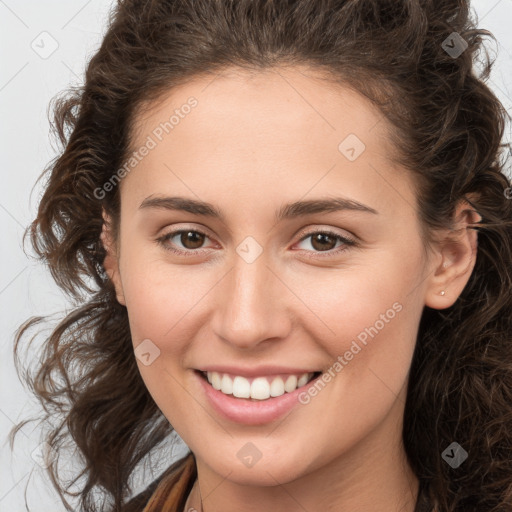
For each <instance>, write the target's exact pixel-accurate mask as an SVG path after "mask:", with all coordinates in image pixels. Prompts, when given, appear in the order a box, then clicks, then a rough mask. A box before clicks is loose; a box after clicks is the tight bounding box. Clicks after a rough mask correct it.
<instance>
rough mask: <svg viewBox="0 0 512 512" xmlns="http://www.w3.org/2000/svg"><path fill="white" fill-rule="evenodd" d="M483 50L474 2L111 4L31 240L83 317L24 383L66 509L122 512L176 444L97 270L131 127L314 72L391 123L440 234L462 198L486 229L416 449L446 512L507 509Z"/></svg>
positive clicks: (510, 230)
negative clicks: (205, 100)
mask: <svg viewBox="0 0 512 512" xmlns="http://www.w3.org/2000/svg"><path fill="white" fill-rule="evenodd" d="M482 36H489V37H491V38H493V36H492V34H491V33H489V32H488V31H486V30H482V29H478V28H477V27H476V25H475V21H474V20H473V19H472V17H471V14H470V5H469V2H468V1H467V0H436V1H434V0H119V1H118V3H117V4H116V6H115V8H114V9H113V11H112V13H111V17H110V20H109V27H108V30H107V32H106V34H105V36H104V39H103V41H102V45H101V47H100V48H99V50H98V51H97V52H96V53H95V55H94V56H93V57H92V58H91V60H90V62H89V64H88V67H87V71H86V76H85V83H84V85H83V86H82V87H79V88H70V89H68V90H67V91H64V93H63V94H62V95H61V96H59V97H58V98H57V99H56V101H55V103H54V105H53V115H54V120H53V129H54V132H55V133H56V134H57V135H58V137H59V142H60V144H61V146H62V151H61V153H60V154H59V156H58V157H57V158H55V159H54V161H52V162H51V163H50V164H49V165H48V166H47V168H46V169H45V170H44V172H43V174H42V177H43V176H44V177H45V179H46V180H47V181H46V183H45V190H44V194H43V196H42V198H41V200H40V203H39V209H38V212H37V217H36V219H35V220H34V221H33V222H32V224H31V225H30V226H29V228H28V229H27V232H26V235H27V234H28V235H29V236H30V241H31V244H32V247H33V248H34V250H35V252H36V254H37V256H38V257H39V258H41V259H42V260H43V261H44V262H45V263H46V264H47V265H48V268H49V270H50V272H51V274H52V276H53V278H54V279H55V281H56V282H57V283H58V285H59V286H60V287H62V289H63V290H64V291H65V292H67V293H68V294H69V296H70V297H71V299H72V300H73V301H74V306H76V308H75V309H74V310H72V311H71V312H70V313H69V314H67V315H66V316H65V318H64V319H63V320H62V321H61V322H60V323H59V324H58V325H57V326H56V327H55V328H54V329H53V331H52V332H51V334H50V335H49V336H48V337H47V338H45V342H44V345H43V351H42V355H41V360H40V361H38V362H37V363H36V367H35V368H34V371H29V370H28V368H25V369H24V374H23V379H24V380H25V381H26V382H27V383H28V385H29V386H30V388H31V390H32V391H33V393H34V394H35V396H36V397H37V398H38V399H39V400H40V402H41V404H42V405H43V407H44V410H45V416H44V419H43V422H44V423H45V424H46V425H48V426H51V428H49V429H48V432H47V434H46V440H47V442H48V443H49V445H50V446H51V447H52V448H53V449H54V453H56V454H57V455H59V454H60V451H61V449H62V448H63V447H64V445H65V442H66V441H69V440H70V439H72V443H73V445H75V446H76V447H77V448H78V450H79V455H80V468H81V469H80V471H79V472H78V471H77V475H76V479H74V480H73V481H72V482H71V483H70V484H69V486H65V485H64V482H63V481H62V480H61V477H60V475H59V472H58V470H57V460H56V461H54V462H53V463H52V464H51V465H50V466H49V467H48V472H49V475H50V477H51V479H52V482H53V483H54V485H55V487H56V489H57V490H58V492H59V495H60V496H61V498H62V500H63V502H64V503H67V502H66V500H65V496H64V495H65V494H67V493H68V491H69V487H70V486H71V485H72V484H74V483H76V482H77V481H79V480H80V479H81V482H82V484H83V485H82V487H81V488H80V492H79V498H80V507H81V509H80V510H82V511H93V510H94V511H97V510H100V505H99V504H98V502H97V500H96V498H97V493H98V492H99V493H100V494H102V496H103V502H102V505H101V507H102V508H101V510H121V508H122V505H123V503H125V502H126V501H127V500H128V498H129V496H130V493H131V488H130V478H131V476H132V475H133V473H134V471H135V470H136V469H137V467H138V465H139V463H141V462H142V461H143V460H144V459H145V458H146V456H148V455H151V454H152V453H154V452H155V450H156V449H157V447H159V445H161V443H163V442H164V440H166V439H167V438H168V437H169V435H170V434H171V432H172V430H173V429H172V426H171V425H170V424H169V422H168V421H167V420H166V418H165V417H164V416H163V414H162V413H161V411H160V410H159V409H158V407H157V406H156V405H155V403H154V401H153V399H152V397H151V396H150V394H149V392H148V390H147V389H146V387H145V385H144V382H143V380H142V378H141V376H140V374H139V371H138V367H137V364H136V360H135V356H134V352H133V346H132V342H131V338H130V330H129V325H128V317H127V311H126V308H125V307H124V306H122V305H120V304H119V303H118V302H117V300H116V295H115V291H114V288H113V285H112V282H111V281H110V280H109V278H108V276H107V275H106V274H105V272H104V268H103V266H102V265H103V260H104V257H105V250H104V248H103V246H102V244H101V243H100V233H101V230H102V215H101V210H102V207H103V208H105V210H106V212H107V213H109V214H110V216H111V217H112V219H113V221H114V224H113V226H112V227H113V229H114V235H115V234H116V231H115V229H116V228H117V226H118V222H119V187H118V186H113V187H110V190H109V191H106V192H105V188H102V187H103V185H104V184H105V183H106V182H108V181H109V180H110V179H111V178H112V176H113V173H114V171H115V170H118V169H120V168H121V167H122V166H123V163H124V162H126V161H127V159H128V158H130V155H131V152H132V151H133V149H134V148H133V147H132V145H131V137H132V132H131V129H132V127H133V125H134V121H135V120H136V119H137V115H138V114H139V113H140V112H141V111H142V110H143V108H144V107H145V106H146V105H149V104H150V102H151V101H154V100H157V99H159V98H161V97H163V95H166V94H168V93H169V91H170V90H171V89H172V88H173V87H175V86H177V85H178V84H181V83H184V82H186V81H187V80H190V79H192V78H193V77H195V76H198V75H200V74H201V75H204V74H211V77H212V79H213V78H214V76H215V73H217V72H218V71H221V70H223V69H227V68H230V67H237V66H238V67H243V68H244V69H252V70H256V71H258V70H262V69H268V68H271V67H273V66H282V65H294V64H301V65H302V64H306V65H308V66H311V68H313V69H318V70H323V71H326V72H327V73H329V76H332V77H333V78H334V79H335V80H336V81H338V82H339V83H340V84H342V85H345V86H350V87H353V88H354V89H355V90H357V91H359V92H360V93H361V94H364V95H365V96H366V97H368V98H369V99H370V100H371V101H372V102H374V104H375V105H376V106H378V108H379V109H380V110H381V112H382V113H383V115H384V116H385V118H386V119H387V121H389V123H390V126H391V133H390V135H391V139H392V142H393V145H394V146H393V147H394V149H396V154H395V155H393V158H395V160H396V162H397V163H399V164H400V165H402V166H404V167H405V168H407V169H409V171H410V172H411V173H412V174H413V175H414V176H415V179H416V180H417V183H418V187H417V194H418V201H419V213H420V215H421V219H422V221H423V225H424V228H425V233H427V235H428V234H429V233H431V232H433V231H432V230H433V229H434V228H440V227H449V226H451V218H452V214H453V212H454V207H455V205H456V204H457V202H458V201H459V200H461V199H462V198H465V197H469V195H471V197H472V198H473V200H472V202H471V204H472V205H473V207H474V208H475V209H476V210H477V212H478V213H479V214H480V215H481V217H482V221H481V222H480V223H479V225H478V228H477V229H478V242H479V243H478V254H477V261H476V266H475V268H474V270H473V273H472V275H471V277H470V280H469V282H468V284H467V286H466V287H465V289H464V290H463V292H462V294H461V295H460V297H459V298H458V300H457V301H456V302H455V304H454V305H453V306H452V307H450V308H448V309H446V310H441V311H438V310H433V309H429V308H427V307H426V308H425V310H424V313H423V316H422V319H421V322H420V326H419V333H418V338H417V344H416V349H415V353H414V357H413V361H412V366H411V369H410V377H409V387H408V395H407V401H406V406H405V418H404V429H403V439H404V444H405V449H406V453H407V457H408V459H409V462H410V464H411V467H412V468H413V470H414V472H415V473H416V475H417V477H418V478H419V480H420V483H421V485H422V486H424V487H425V489H428V494H429V497H430V499H431V502H432V503H433V504H435V505H436V506H437V507H438V510H439V511H440V512H441V511H442V512H444V511H446V512H454V511H460V512H462V511H464V512H468V511H473V510H474V511H479V512H481V511H484V510H485V511H493V512H499V511H503V512H504V511H509V510H510V503H511V502H512V295H511V284H512V275H511V274H512V250H511V249H512V206H511V205H512V201H511V200H510V197H512V189H511V188H510V187H511V183H510V180H509V178H507V177H506V175H505V172H504V171H505V161H504V160H503V158H502V157H503V156H506V151H505V149H506V147H508V145H505V144H504V143H502V139H503V134H504V129H505V123H506V119H507V116H508V115H507V113H506V111H505V109H504V108H503V106H502V104H501V103H500V101H499V100H498V99H497V97H496V96H495V94H493V92H492V91H491V89H490V88H489V87H488V86H487V85H486V83H485V82H486V80H487V78H488V77H489V74H490V70H491V67H492V65H493V62H490V59H489V57H488V54H487V52H486V54H485V58H484V56H483V54H482V51H483V50H484V49H485V47H484V45H483V39H482ZM466 45H467V48H466ZM477 57H480V58H481V71H480V74H477V72H476V69H475V67H476V66H475V61H476V60H477ZM99 189H101V190H102V191H103V192H101V193H99V192H98V190H99ZM427 238H428V237H427ZM41 320H42V318H41V317H36V318H31V319H29V320H27V322H25V323H24V324H23V325H22V326H21V327H20V328H19V330H18V332H17V333H16V340H15V347H14V354H15V363H16V367H17V370H18V372H19V373H20V374H21V370H20V366H21V362H20V359H19V355H18V349H19V347H18V344H19V342H20V340H21V338H22V337H24V336H25V335H26V334H27V333H28V330H29V328H31V327H35V326H37V325H38V324H39V323H40V322H41ZM32 339H33V338H32ZM26 421H28V420H26ZM26 421H24V422H23V423H21V424H19V425H18V426H17V427H16V429H13V432H12V433H11V442H12V440H13V439H14V436H15V433H16V432H17V430H19V428H20V427H21V426H23V425H24V424H25V423H26ZM452 442H457V443H458V444H459V445H461V446H462V447H463V448H464V450H465V451H466V452H467V453H468V458H467V459H466V460H465V461H464V462H463V463H462V464H461V465H460V466H459V467H457V468H456V469H454V468H453V467H451V466H450V465H449V464H447V463H446V461H445V460H444V458H443V451H444V450H445V449H446V448H447V447H448V446H449V445H450V444H451V443H452ZM77 462H78V460H77ZM95 495H96V496H95ZM67 506H68V505H67ZM68 510H71V508H68Z"/></svg>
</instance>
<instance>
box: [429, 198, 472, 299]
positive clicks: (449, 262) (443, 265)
mask: <svg viewBox="0 0 512 512" xmlns="http://www.w3.org/2000/svg"><path fill="white" fill-rule="evenodd" d="M468 198H469V200H470V201H471V200H472V198H471V197H470V195H468ZM481 220H482V217H481V216H480V215H479V214H478V212H477V211H476V210H475V209H474V208H473V207H472V206H471V205H470V204H469V203H468V202H467V201H466V200H461V201H460V202H459V203H458V205H457V207H456V208H455V212H454V217H453V223H454V225H453V228H452V229H447V230H443V231H441V232H440V233H438V235H439V236H438V238H437V242H436V243H435V245H434V247H435V248H434V250H433V254H432V262H433V267H431V273H430V277H429V279H428V287H427V290H426V296H425V305H426V306H428V307H430V308H433V309H445V308H448V307H450V306H452V305H453V304H454V303H455V301H456V300H457V298H458V297H459V295H460V294H461V293H462V290H463V289H464V287H465V286H466V284H467V282H468V281H469V278H470V276H471V273H472V271H473V268H474V266H475V263H476V255H477V247H478V231H477V229H478V227H477V226H475V225H476V224H477V223H478V222H480V221H481Z"/></svg>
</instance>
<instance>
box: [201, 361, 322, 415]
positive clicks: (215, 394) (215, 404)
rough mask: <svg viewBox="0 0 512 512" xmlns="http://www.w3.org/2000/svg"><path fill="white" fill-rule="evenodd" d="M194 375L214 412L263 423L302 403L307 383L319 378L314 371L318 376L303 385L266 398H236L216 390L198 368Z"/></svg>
mask: <svg viewBox="0 0 512 512" xmlns="http://www.w3.org/2000/svg"><path fill="white" fill-rule="evenodd" d="M194 374H195V375H196V378H197V380H198V384H199V386H200V388H201V389H202V392H203V393H204V396H205V398H206V399H207V400H208V403H209V404H210V406H211V407H212V409H213V412H216V413H217V414H218V415H219V416H220V417H223V418H224V419H227V420H229V421H231V422H235V423H238V424H244V425H264V424H266V423H269V422H272V421H275V420H277V419H279V418H281V417H282V416H284V415H285V414H286V413H288V412H289V411H290V410H291V409H293V408H295V407H297V406H299V405H300V404H302V402H300V401H299V396H300V394H301V393H304V389H305V387H306V385H308V386H309V385H313V383H314V382H316V380H317V379H319V378H320V375H321V372H316V373H315V374H314V375H318V376H317V377H313V379H312V380H311V381H310V382H308V383H307V384H306V385H304V386H302V387H298V388H297V389H295V390H294V391H292V392H289V393H288V392H286V393H284V394H282V395H281V396H276V397H270V398H268V399H266V400H265V399H264V400H258V399H252V398H237V397H235V396H233V395H232V394H224V393H223V392H222V391H219V390H216V389H215V388H214V387H213V386H212V385H211V384H210V383H209V382H208V380H207V379H206V377H205V376H204V374H203V373H202V372H201V371H199V370H194Z"/></svg>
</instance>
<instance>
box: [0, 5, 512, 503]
mask: <svg viewBox="0 0 512 512" xmlns="http://www.w3.org/2000/svg"><path fill="white" fill-rule="evenodd" d="M112 5H113V2H111V1H101V0H89V1H86V0H67V1H66V2H64V1H60V2H58V1H55V0H46V1H44V2H42V1H36V0H18V1H15V0H5V1H3V0H0V38H1V44H0V52H1V59H0V62H1V67H0V108H1V118H2V123H1V125H0V130H1V135H0V141H1V154H2V155H3V158H2V161H1V165H0V175H1V178H2V180H1V183H2V185H3V186H2V187H1V189H0V228H1V248H2V250H1V251H0V269H1V270H0V325H1V340H2V343H1V346H0V350H1V352H0V365H1V369H0V378H1V387H0V392H1V402H0V440H1V443H0V461H1V467H0V471H1V473H0V509H1V510H9V511H13V512H15V511H22V510H25V499H24V493H25V487H26V486H27V482H28V491H27V495H26V498H27V503H28V505H29V507H30V509H31V510H34V511H36V512H45V511H48V512H50V511H51V512H58V511H61V510H64V507H63V505H62V503H61V502H60V500H59V499H58V498H57V496H56V495H55V493H54V491H53V488H52V487H51V484H50V482H49V481H47V480H46V476H45V471H44V470H43V469H42V468H41V467H40V466H39V465H38V464H37V463H36V461H37V460H38V459H37V453H38V450H39V448H38V447H39V446H40V442H41V440H40V439H39V430H38V429H34V428H35V426H36V425H37V423H30V424H28V425H27V426H25V427H24V428H23V431H22V433H20V434H19V437H17V440H16V443H15V446H14V450H13V451H12V452H11V450H10V447H9V444H8V441H7V437H6V436H7V433H8V431H9V430H10V429H11V427H12V426H13V424H14V423H17V422H18V421H20V420H21V419H24V418H27V417H29V416H30V417H31V416H33V415H34V416H37V415H38V411H39V409H38V408H37V406H36V402H35V401H34V399H33V398H32V397H31V396H30V395H29V394H28V393H27V391H26V390H25V389H24V387H23V386H22V384H21V383H20V381H19V379H18V377H17V374H16V372H15V369H14V364H13V356H12V346H13V337H14V332H15V330H16V329H17V328H18V326H19V325H20V324H21V323H22V322H23V321H25V320H26V319H27V318H28V317H30V316H32V315H54V316H52V317H51V318H52V319H53V323H54V322H55V321H56V320H57V319H59V318H61V316H62V312H63V311H64V310H65V309H66V308H68V309H69V307H70V305H69V304H68V303H67V302H66V298H65V297H64V295H63V294H62V293H61V291H60V290H59V289H58V288H57V287H56V285H55V284H54V283H53V281H52V278H51V276H50V275H49V272H47V271H46V270H45V268H44V267H43V266H42V265H40V264H38V263H37V262H35V261H33V260H30V259H28V258H27V257H26V256H25V254H24V252H23V250H22V245H21V237H22V233H23V230H24V228H25V227H26V226H27V225H28V224H29V223H30V222H31V221H32V219H33V217H34V216H35V211H36V206H37V202H38V199H39V197H40V193H41V185H40V184H38V185H37V186H35V187H34V188H33V186H34V183H35V181H36V179H37V178H38V176H39V174H40V173H41V171H42V170H43V168H44V167H45V166H46V165H47V164H48V163H49V161H50V160H51V159H52V158H53V157H54V156H55V154H56V152H55V147H54V146H55V144H54V143H53V142H51V140H50V138H49V122H48V118H47V108H48V104H49V101H50V99H51V98H52V97H54V96H55V95H56V94H57V93H58V92H60V91H62V90H63V89H65V88H66V87H68V86H69V85H79V84H80V83H81V81H82V77H83V72H84V69H85V64H86V62H87V61H88V60H89V59H90V58H91V57H92V55H93V54H94V53H95V51H96V50H97V49H98V47H99V45H100V42H101V39H102V37H103V34H104V32H105V30H106V21H107V17H108V13H109V10H110V8H111V6H112ZM472 6H473V7H472V8H473V10H474V11H476V14H477V16H478V18H479V22H478V26H479V27H481V28H485V29H488V30H490V31H491V32H492V33H493V34H494V36H495V37H496V39H497V44H496V43H493V42H491V43H488V45H489V49H490V52H491V55H497V60H496V65H495V68H494V71H493V74H492V75H491V78H490V80H489V82H488V83H489V85H490V87H491V88H492V89H493V90H494V91H495V92H496V94H497V96H498V97H499V99H500V100H501V101H502V103H503V105H504V106H505V108H506V109H507V110H508V111H509V113H511V114H512V108H511V107H512V73H511V71H512V31H511V23H512V0H497V1H496V0H492V1H490V0H477V1H475V0H474V1H473V3H472ZM42 32H47V33H48V34H50V35H49V36H48V35H41V33H42ZM41 39H43V40H44V45H43V43H41V42H40V41H41ZM52 44H53V45H58V47H57V48H56V50H55V51H54V52H53V53H52V54H51V55H50V56H46V55H45V54H44V53H43V52H44V51H45V50H46V51H49V50H51V49H52ZM36 45H39V48H38V47H37V46H36ZM43 46H44V47H43ZM496 52H497V53H496ZM510 133H511V127H510V125H508V126H507V135H506V141H507V142H509V141H510V140H511V136H510ZM28 247H29V246H27V248H28ZM46 325H50V324H46ZM52 325H53V324H52ZM178 441H180V440H179V438H178ZM169 448H170V447H169ZM186 449H187V448H186V446H184V444H181V446H179V447H178V451H176V452H173V453H172V454H171V457H172V458H174V457H180V456H181V455H182V454H183V453H184V451H186ZM163 452H164V456H165V457H167V461H166V462H165V459H163V461H164V462H162V463H163V464H164V465H165V464H168V462H169V452H167V453H165V450H163ZM163 467H164V466H162V469H163ZM31 473H32V474H31ZM156 473H157V474H158V472H156ZM154 476H156V474H155V475H153V474H150V473H146V474H141V475H139V476H138V479H137V480H136V481H135V485H136V488H138V489H141V488H143V487H144V486H145V485H147V483H149V481H150V480H151V479H152V478H153V477H154ZM29 478H30V480H29ZM70 503H73V501H70Z"/></svg>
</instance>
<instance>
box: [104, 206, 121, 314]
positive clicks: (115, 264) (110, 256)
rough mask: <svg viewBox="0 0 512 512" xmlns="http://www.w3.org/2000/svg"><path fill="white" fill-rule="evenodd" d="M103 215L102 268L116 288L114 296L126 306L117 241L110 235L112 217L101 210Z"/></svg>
mask: <svg viewBox="0 0 512 512" xmlns="http://www.w3.org/2000/svg"><path fill="white" fill-rule="evenodd" d="M102 215H103V227H102V230H101V235H100V239H101V243H102V244H103V247H104V249H105V251H106V253H107V254H106V256H105V259H104V260H103V268H104V269H105V272H106V273H107V275H108V277H109V279H110V280H111V281H112V283H113V284H114V287H115V289H116V297H117V301H118V302H119V304H122V305H123V306H126V302H125V298H124V293H123V285H122V283H121V275H120V273H119V260H118V250H117V242H116V240H114V237H113V235H112V228H111V226H112V219H111V218H110V216H109V215H108V214H107V213H106V212H105V210H104V209H103V210H102Z"/></svg>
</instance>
